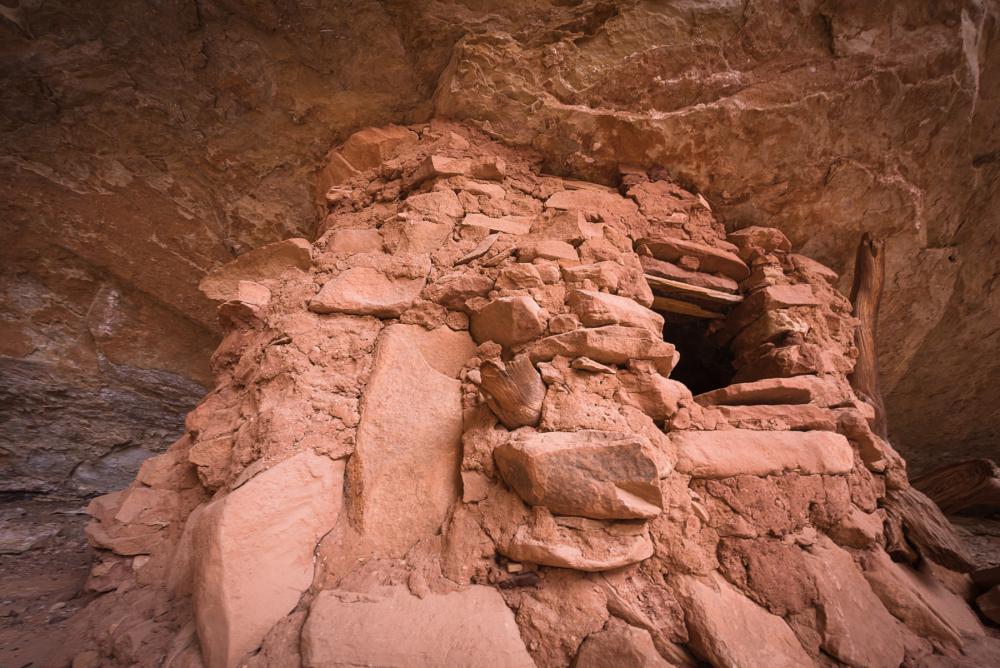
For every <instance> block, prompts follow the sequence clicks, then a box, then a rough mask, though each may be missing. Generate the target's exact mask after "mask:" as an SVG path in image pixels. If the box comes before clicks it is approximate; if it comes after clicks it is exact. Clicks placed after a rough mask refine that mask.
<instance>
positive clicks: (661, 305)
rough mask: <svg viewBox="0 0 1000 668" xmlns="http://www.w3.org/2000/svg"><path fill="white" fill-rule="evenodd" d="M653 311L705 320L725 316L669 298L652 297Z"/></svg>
mask: <svg viewBox="0 0 1000 668" xmlns="http://www.w3.org/2000/svg"><path fill="white" fill-rule="evenodd" d="M653 310H654V311H660V312H663V313H676V314H678V315H689V316H692V317H695V318H706V319H709V320H719V319H721V318H724V317H725V316H724V315H722V314H721V313H718V312H716V311H709V310H708V309H704V308H702V307H700V306H698V305H697V304H692V303H691V302H685V301H681V300H680V299H671V298H670V297H653Z"/></svg>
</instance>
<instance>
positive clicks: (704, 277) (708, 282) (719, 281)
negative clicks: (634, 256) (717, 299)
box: [639, 255, 740, 292]
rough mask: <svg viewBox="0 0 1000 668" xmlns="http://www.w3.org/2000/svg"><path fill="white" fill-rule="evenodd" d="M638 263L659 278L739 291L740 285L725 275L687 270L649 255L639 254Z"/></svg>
mask: <svg viewBox="0 0 1000 668" xmlns="http://www.w3.org/2000/svg"><path fill="white" fill-rule="evenodd" d="M639 263H640V265H641V266H642V270H643V271H644V272H645V273H647V274H649V275H651V276H657V277H659V278H668V279H671V280H674V281H681V282H682V283H688V284H690V285H696V286H698V287H700V288H708V289H710V290H719V291H721V292H739V289H740V285H739V283H737V282H736V281H734V280H733V279H731V278H727V277H725V276H715V275H713V274H706V273H704V272H699V271H689V270H687V269H684V268H683V267H678V266H677V265H676V264H674V263H672V262H664V261H663V260H657V259H656V258H655V257H652V256H651V255H640V256H639Z"/></svg>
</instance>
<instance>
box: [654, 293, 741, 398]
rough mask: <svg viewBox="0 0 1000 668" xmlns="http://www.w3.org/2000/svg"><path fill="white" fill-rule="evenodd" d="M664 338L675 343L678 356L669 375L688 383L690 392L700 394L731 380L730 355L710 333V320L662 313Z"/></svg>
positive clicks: (731, 355)
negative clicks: (664, 321)
mask: <svg viewBox="0 0 1000 668" xmlns="http://www.w3.org/2000/svg"><path fill="white" fill-rule="evenodd" d="M664 316H665V319H666V324H665V325H664V327H663V340H664V341H667V342H668V343H672V344H674V346H675V347H676V348H677V352H679V353H680V354H681V359H680V361H679V362H678V363H677V367H676V368H674V370H673V372H672V373H671V374H670V377H671V378H673V379H674V380H677V381H680V382H682V383H684V384H685V385H687V387H688V389H689V390H691V392H692V393H693V394H696V395H697V394H702V393H703V392H709V391H711V390H717V389H719V388H720V387H726V386H727V385H729V384H731V383H732V381H733V375H734V374H735V373H736V371H735V370H734V369H733V354H732V352H730V350H729V348H728V347H727V346H720V345H719V344H718V343H717V342H716V341H714V340H713V339H712V337H711V336H710V335H709V331H708V330H709V326H710V325H711V323H712V322H715V321H713V320H706V319H703V318H693V317H688V316H682V315H673V314H669V313H668V314H664Z"/></svg>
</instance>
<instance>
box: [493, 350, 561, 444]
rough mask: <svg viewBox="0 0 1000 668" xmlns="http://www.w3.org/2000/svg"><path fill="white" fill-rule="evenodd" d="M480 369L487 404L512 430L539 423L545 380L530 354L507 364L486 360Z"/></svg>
mask: <svg viewBox="0 0 1000 668" xmlns="http://www.w3.org/2000/svg"><path fill="white" fill-rule="evenodd" d="M479 372H480V374H481V378H482V382H481V384H480V388H481V389H482V391H483V393H484V395H485V398H486V404H487V405H488V406H489V407H490V410H492V411H493V412H494V413H495V414H496V416H497V417H498V418H500V421H501V422H503V423H504V425H505V426H506V427H507V428H508V429H516V428H517V427H523V426H531V427H533V426H535V425H537V424H538V420H539V418H540V417H541V415H542V401H543V400H544V399H545V383H543V382H542V377H541V376H540V375H539V373H538V371H537V370H536V369H535V367H534V365H533V364H532V363H531V360H529V359H528V357H527V356H526V355H520V356H518V357H516V358H514V359H513V360H511V361H510V362H507V363H506V364H504V363H502V362H499V361H493V360H489V361H486V362H484V363H483V364H482V366H480V367H479Z"/></svg>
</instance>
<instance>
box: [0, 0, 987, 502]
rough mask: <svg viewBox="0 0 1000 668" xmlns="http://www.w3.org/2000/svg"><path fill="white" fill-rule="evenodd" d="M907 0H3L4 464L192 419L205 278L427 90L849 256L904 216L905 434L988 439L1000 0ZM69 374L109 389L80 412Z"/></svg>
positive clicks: (291, 230)
mask: <svg viewBox="0 0 1000 668" xmlns="http://www.w3.org/2000/svg"><path fill="white" fill-rule="evenodd" d="M883 10H884V8H874V7H870V6H869V5H868V4H867V3H854V4H845V3H825V2H803V3H798V4H794V3H793V4H787V3H778V2H753V3H749V4H746V3H717V4H707V5H706V4H703V3H686V2H674V3H662V4H648V3H638V2H622V3H608V2H581V3H557V4H553V5H550V4H547V3H517V6H508V5H507V3H495V5H494V4H491V3H484V4H478V5H475V6H467V5H465V4H460V3H450V2H434V3H405V2H389V3H375V2H370V3H369V2H362V3H358V2H351V3H344V2H320V3H317V4H316V5H315V6H314V7H313V8H311V9H302V8H291V7H288V6H285V5H280V4H274V3H270V2H222V1H218V0H216V1H210V2H202V3H193V2H191V3H189V2H175V3H168V4H166V5H164V4H161V3H157V4H155V5H153V4H149V3H145V2H138V1H137V2H127V3H115V4H114V6H113V7H112V6H109V5H108V4H107V3H97V2H94V3H87V2H84V3H79V2H75V3H50V2H46V3H44V4H34V3H20V4H16V5H14V6H12V7H5V8H4V10H3V18H2V19H0V30H2V31H3V36H4V39H3V47H0V48H2V49H3V55H4V63H5V64H4V66H3V68H4V69H3V84H4V89H5V90H6V91H8V92H9V94H8V95H6V96H5V101H4V103H3V105H2V119H3V122H2V127H0V132H2V136H3V140H2V141H3V145H4V159H3V178H2V183H0V188H2V192H3V202H4V205H3V206H4V210H3V223H2V225H3V230H4V235H3V237H4V244H3V250H2V252H3V279H2V280H3V289H4V300H3V317H2V319H0V327H2V332H3V335H2V336H0V342H2V343H0V345H2V349H0V354H2V355H3V357H2V359H0V362H2V366H3V374H4V383H3V384H4V392H5V393H6V394H5V396H4V401H3V406H4V408H3V409H2V410H3V413H4V418H5V419H6V420H7V424H8V425H10V427H9V428H7V429H5V432H4V435H3V437H2V438H3V439H4V442H3V445H2V447H3V452H4V458H5V463H9V464H10V466H7V467H5V470H7V471H12V472H13V475H11V474H5V478H4V480H3V483H2V485H3V487H4V488H6V489H54V488H63V487H65V486H66V485H67V484H68V485H70V486H72V487H76V488H78V489H80V490H82V491H87V490H93V489H107V488H109V487H112V486H114V485H115V484H120V483H121V482H123V481H124V480H125V479H126V476H125V475H124V474H123V473H122V472H121V471H123V470H128V469H134V466H135V465H136V463H137V461H138V459H140V458H141V457H142V456H143V453H144V452H147V451H149V450H156V449H160V448H162V447H163V446H164V445H165V444H166V443H167V442H169V440H170V437H171V436H172V435H173V433H176V427H172V425H176V424H178V420H179V415H180V414H182V413H183V412H184V410H185V409H186V408H187V407H189V406H191V405H192V404H193V402H194V401H195V398H196V396H197V395H198V394H199V393H200V392H201V387H204V386H205V385H206V384H207V383H208V382H209V376H208V373H207V364H206V361H207V357H208V351H209V350H210V349H211V347H212V346H213V345H214V342H215V341H217V337H218V332H217V330H216V328H215V325H214V323H213V319H212V312H211V308H210V307H209V304H208V303H207V302H206V301H205V300H204V299H203V298H202V297H201V296H200V295H199V294H198V292H197V290H196V286H197V284H198V281H199V280H200V279H201V277H202V276H203V275H204V274H205V273H206V272H207V271H209V270H210V269H212V268H213V267H215V266H217V265H219V264H221V263H223V262H225V261H227V260H229V259H231V258H232V257H233V256H235V255H238V254H240V253H243V252H246V251H247V250H249V249H251V248H255V247H258V246H260V245H261V244H264V243H267V242H270V241H274V240H277V239H280V238H285V237H289V236H295V235H300V236H302V235H304V236H307V237H308V236H310V233H311V231H312V227H313V225H314V221H315V214H314V212H313V209H312V200H313V196H314V194H315V193H312V192H310V189H309V186H308V185H307V184H308V183H309V182H310V180H309V179H308V178H306V175H307V174H309V173H310V172H311V170H312V169H314V167H315V166H316V164H317V163H318V161H319V159H320V158H321V157H322V155H323V153H324V152H325V151H326V149H327V148H328V147H329V145H330V144H331V143H333V142H334V141H335V140H337V139H342V138H344V137H346V136H347V134H348V133H349V132H350V131H352V130H354V129H357V128H358V127H361V126H364V125H370V124H381V123H384V122H388V121H410V120H419V119H424V118H427V117H428V116H429V115H430V113H431V112H432V111H436V112H437V113H438V114H444V115H454V116H457V117H461V118H469V119H470V120H472V121H475V122H477V123H479V124H480V125H481V126H482V127H483V128H484V129H486V130H487V131H489V132H492V133H494V135H495V136H498V137H501V138H503V139H505V140H508V141H510V142H514V143H519V144H527V145H531V146H533V147H535V148H538V149H540V150H541V151H542V153H543V155H544V156H545V157H546V160H547V168H548V169H549V170H552V171H557V172H565V173H574V174H578V175H583V176H587V177H590V178H597V179H604V178H607V177H608V176H609V175H610V174H612V173H613V171H614V169H615V167H616V165H617V164H618V163H620V162H635V163H638V164H640V165H642V166H647V167H648V166H654V165H656V166H660V167H663V168H665V169H666V170H667V171H668V172H669V173H670V174H671V175H672V176H673V177H674V178H675V179H677V180H678V181H679V182H681V183H682V184H684V185H686V186H688V187H690V188H692V189H695V190H697V191H698V192H700V193H701V194H702V195H704V196H705V197H706V198H707V199H708V201H709V202H711V204H712V206H713V208H714V210H715V212H716V213H717V215H718V216H719V218H720V220H721V221H722V222H724V223H725V225H726V226H727V227H729V228H730V229H733V228H736V227H740V226H745V225H750V224H766V225H775V226H777V227H779V228H781V229H782V230H783V231H784V232H785V233H786V234H787V235H788V236H789V237H790V238H791V240H792V242H793V244H795V246H796V247H797V248H800V249H802V250H803V251H806V252H808V253H809V254H811V255H813V256H815V257H817V258H818V259H820V260H823V261H825V262H826V263H828V264H829V265H830V266H832V267H834V268H835V269H836V270H838V271H840V272H841V273H842V274H843V273H844V270H845V269H847V268H848V267H847V265H848V263H849V261H850V258H851V257H852V253H851V252H850V251H851V249H852V246H853V243H854V240H855V239H856V238H857V233H858V232H859V231H860V230H864V229H868V230H874V231H876V232H878V233H880V234H882V235H885V236H887V237H888V247H889V257H888V260H889V271H888V276H889V285H888V291H887V295H886V302H885V304H886V305H885V307H884V313H883V318H882V320H881V328H882V332H881V341H882V346H883V350H882V360H883V372H884V375H885V379H884V383H883V386H884V388H885V391H886V395H887V396H886V399H887V403H888V407H889V412H890V423H891V424H892V425H893V428H894V437H895V440H896V441H897V443H898V444H899V446H900V447H901V448H902V449H903V450H904V451H905V453H906V454H907V455H908V456H910V457H911V459H912V460H913V461H914V462H916V464H917V465H918V466H919V465H920V463H921V462H922V461H925V459H922V457H930V453H934V456H935V457H936V456H938V454H943V453H951V454H957V453H959V452H961V453H963V454H973V453H976V452H982V451H983V450H984V449H985V448H986V447H988V445H989V444H990V443H992V442H993V439H995V438H996V435H997V421H998V418H997V414H996V410H997V408H996V407H997V406H1000V397H998V395H997V392H998V390H997V389H996V387H995V384H993V383H991V382H990V381H991V379H992V377H994V376H995V375H996V371H997V368H996V364H997V363H996V361H995V359H994V356H993V355H991V354H990V351H992V350H993V349H994V348H995V347H996V336H997V323H996V316H995V314H997V313H1000V305H998V304H997V299H998V297H997V290H996V288H995V280H994V279H995V277H996V275H997V272H998V266H997V257H998V255H1000V254H998V253H997V250H996V236H995V235H996V229H998V227H1000V226H998V224H997V223H998V221H997V220H996V216H997V213H996V212H997V210H998V207H997V206H996V201H997V182H998V179H997V161H996V154H997V152H998V150H1000V147H998V146H997V144H996V142H997V141H998V140H997V137H998V136H1000V132H997V128H996V124H997V117H998V114H997V111H996V110H997V107H998V100H997V96H998V89H1000V83H998V76H1000V75H998V71H1000V67H998V66H997V61H998V51H997V48H998V47H997V44H998V38H997V31H998V28H997V9H996V4H995V2H987V3H984V4H980V3H973V2H949V3H933V4H930V5H928V4H927V3H918V2H900V3H894V4H893V8H892V11H891V12H890V11H883ZM841 280H846V279H844V278H842V279H841ZM841 287H844V285H843V284H842V285H841ZM149 332H155V335H152V336H151V335H149ZM955 378H961V379H962V382H954V379H955ZM151 387H156V388H159V389H158V390H157V391H153V390H151V389H150V388H151ZM164 388H170V389H164ZM930 388H933V391H931V390H930ZM64 396H72V397H73V401H72V402H71V403H72V404H73V405H75V406H77V407H85V409H83V408H80V409H79V414H78V415H76V416H73V417H71V418H67V417H66V406H67V405H68V404H67V402H66V401H64V400H63V397H64ZM123 403H124V404H125V405H127V406H129V408H128V410H127V411H122V410H120V408H119V407H120V406H121V405H122V404H123ZM150 424H153V425H155V427H153V428H152V429H150V428H149V426H148V425H150ZM105 426H110V427H111V429H110V430H109V429H105V428H104V427H105ZM77 429H82V431H81V433H77V431H76V430H77ZM171 432H172V433H171ZM81 467H82V468H81ZM88 469H93V470H88Z"/></svg>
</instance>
